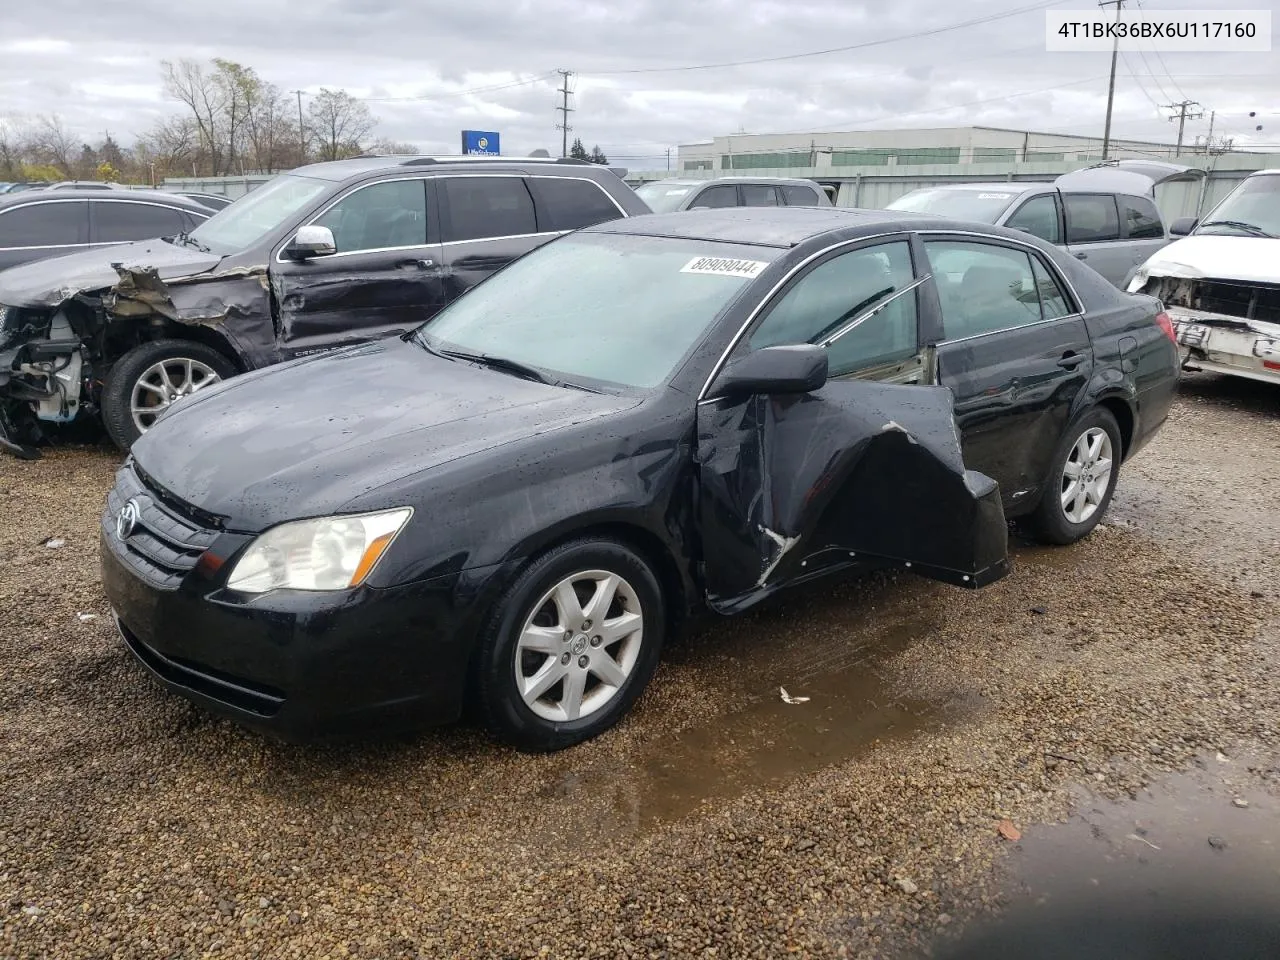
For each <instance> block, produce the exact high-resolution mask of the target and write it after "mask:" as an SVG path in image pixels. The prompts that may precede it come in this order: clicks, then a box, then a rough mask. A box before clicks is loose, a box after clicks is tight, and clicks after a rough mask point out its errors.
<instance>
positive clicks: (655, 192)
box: [636, 180, 696, 213]
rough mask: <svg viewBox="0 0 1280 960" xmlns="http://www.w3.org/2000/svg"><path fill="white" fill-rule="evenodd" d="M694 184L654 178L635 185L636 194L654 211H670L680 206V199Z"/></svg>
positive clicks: (691, 189)
mask: <svg viewBox="0 0 1280 960" xmlns="http://www.w3.org/2000/svg"><path fill="white" fill-rule="evenodd" d="M694 186H696V184H692V183H671V182H670V181H669V180H668V181H663V180H655V181H654V182H653V183H642V184H640V186H638V187H636V196H637V197H639V198H640V199H641V200H643V201H644V202H645V203H647V204H648V205H649V208H650V209H651V210H652V211H653V212H654V213H671V212H672V211H674V210H678V209H679V208H680V203H681V201H683V200H684V198H685V197H687V196H688V195H689V194H690V193H691V192H692V191H693V188H694Z"/></svg>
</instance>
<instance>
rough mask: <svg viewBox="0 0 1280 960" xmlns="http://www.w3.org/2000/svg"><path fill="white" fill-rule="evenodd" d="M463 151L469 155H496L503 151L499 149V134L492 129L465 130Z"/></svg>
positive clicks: (463, 133) (463, 132)
mask: <svg viewBox="0 0 1280 960" xmlns="http://www.w3.org/2000/svg"><path fill="white" fill-rule="evenodd" d="M462 152H463V153H464V154H466V155H468V156H470V155H472V154H478V155H480V156H488V157H496V156H497V155H498V154H499V153H500V152H501V151H500V150H499V149H498V135H497V134H496V133H494V132H493V131H491V130H463V131H462Z"/></svg>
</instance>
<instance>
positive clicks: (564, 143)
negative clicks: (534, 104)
mask: <svg viewBox="0 0 1280 960" xmlns="http://www.w3.org/2000/svg"><path fill="white" fill-rule="evenodd" d="M556 73H558V74H560V76H561V78H562V79H563V81H564V83H563V85H562V86H561V87H560V88H559V89H558V90H557V93H559V94H560V97H561V99H560V106H558V107H556V109H557V110H558V111H560V122H559V123H557V124H556V129H557V130H560V131H561V136H560V156H562V157H567V156H568V155H569V131H570V130H572V129H573V127H571V126H569V114H571V113H573V107H571V106H569V94H570V93H572V91H571V90H570V89H569V78H570V77H572V76H573V71H572V70H557V71H556Z"/></svg>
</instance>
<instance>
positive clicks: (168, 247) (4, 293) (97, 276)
mask: <svg viewBox="0 0 1280 960" xmlns="http://www.w3.org/2000/svg"><path fill="white" fill-rule="evenodd" d="M221 259H222V258H221V257H219V256H216V255H214V254H211V253H201V252H200V251H199V250H197V249H196V248H195V247H184V246H181V245H180V244H176V243H166V242H165V241H163V240H140V241H138V242H137V243H121V244H114V245H112V246H109V247H97V248H95V249H93V250H86V251H84V252H83V253H73V254H70V255H68V256H65V257H54V258H52V259H49V260H36V261H33V262H31V263H24V264H20V265H19V266H16V267H10V268H9V269H8V270H4V271H0V303H2V304H4V305H6V306H10V307H56V306H57V305H58V304H60V303H62V302H63V301H64V300H66V299H68V298H70V297H73V296H75V295H76V294H77V293H84V292H88V291H93V290H105V289H106V288H108V287H110V286H112V285H114V284H115V283H116V281H118V280H119V279H120V276H119V274H118V273H117V272H116V270H115V268H114V267H112V266H111V265H112V264H113V263H120V264H123V265H124V266H126V267H130V268H134V269H143V268H146V267H154V268H155V269H156V272H157V273H159V275H160V279H161V280H173V279H176V278H178V277H190V276H195V275H196V274H199V273H207V272H208V271H210V270H212V269H213V268H214V267H216V266H217V265H218V263H219V261H220V260H221Z"/></svg>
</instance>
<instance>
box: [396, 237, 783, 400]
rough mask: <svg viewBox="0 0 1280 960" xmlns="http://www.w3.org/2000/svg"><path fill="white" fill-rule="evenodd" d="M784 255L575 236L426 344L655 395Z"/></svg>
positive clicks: (520, 267)
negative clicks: (733, 304) (717, 320)
mask: <svg viewBox="0 0 1280 960" xmlns="http://www.w3.org/2000/svg"><path fill="white" fill-rule="evenodd" d="M779 253H780V251H778V250H776V249H770V248H766V247H754V246H745V245H743V244H734V243H715V242H711V241H706V240H682V239H675V238H669V237H640V236H631V235H625V234H610V233H583V234H571V235H569V236H567V237H564V238H563V239H561V240H555V241H553V242H551V243H549V244H546V245H545V246H542V247H539V248H538V249H537V250H535V251H533V252H532V253H530V254H529V255H528V256H525V257H522V258H521V259H520V260H517V261H516V262H515V263H513V264H511V266H509V267H507V268H505V269H504V270H502V271H501V272H499V273H497V274H495V275H494V277H493V278H492V279H490V280H487V281H485V282H484V283H482V284H479V285H478V286H476V287H474V288H473V289H472V290H471V291H469V292H468V293H467V294H466V295H465V296H463V297H460V298H459V299H458V300H455V301H454V302H453V303H452V304H451V305H450V306H448V307H446V308H445V309H444V310H442V311H441V312H440V313H438V314H437V315H436V316H435V317H434V318H432V319H431V320H429V321H428V322H427V323H426V324H425V325H424V326H423V327H421V328H420V329H419V331H418V333H417V334H416V339H417V340H418V342H419V343H422V344H424V345H425V346H427V347H429V348H430V349H432V350H436V351H437V352H441V353H448V352H461V353H469V354H484V355H487V356H488V357H493V358H501V359H504V360H509V361H514V362H516V363H519V364H523V365H524V366H527V367H533V368H535V369H536V370H539V371H541V372H543V373H545V374H546V375H547V376H548V377H549V378H552V379H556V380H560V381H564V382H566V383H576V384H579V385H586V384H600V385H606V386H613V387H624V388H626V387H631V388H645V389H648V388H653V387H656V386H658V385H659V384H661V383H663V382H665V381H666V380H667V379H668V378H669V377H670V376H671V375H672V374H673V373H675V371H676V369H677V367H678V366H679V364H680V363H681V361H682V360H683V359H684V358H685V356H686V355H687V354H688V353H689V351H690V350H692V349H693V348H694V347H695V346H696V345H697V343H698V342H699V341H700V340H701V339H702V337H703V336H704V335H705V333H706V332H707V330H708V329H709V328H710V326H711V323H712V321H713V320H714V319H715V318H716V316H717V315H718V314H719V313H720V311H721V310H722V309H724V307H725V306H726V305H728V304H729V302H730V301H732V300H733V298H734V297H735V296H736V295H737V294H738V293H739V292H740V291H741V290H742V289H743V287H745V286H746V285H747V284H748V283H749V282H750V281H751V279H752V278H753V277H755V276H756V275H758V274H759V273H760V271H761V270H763V269H764V268H765V266H766V265H767V264H768V262H769V261H771V260H772V259H774V257H776V256H777V255H778V254H779Z"/></svg>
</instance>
